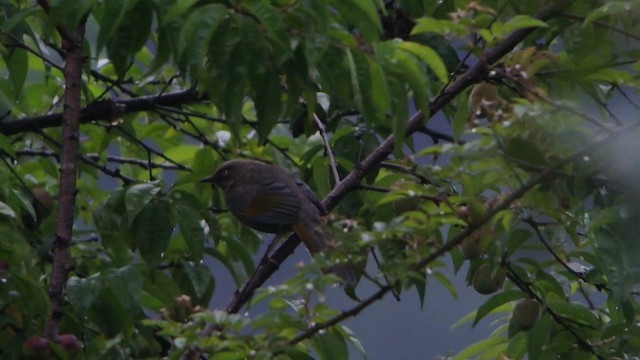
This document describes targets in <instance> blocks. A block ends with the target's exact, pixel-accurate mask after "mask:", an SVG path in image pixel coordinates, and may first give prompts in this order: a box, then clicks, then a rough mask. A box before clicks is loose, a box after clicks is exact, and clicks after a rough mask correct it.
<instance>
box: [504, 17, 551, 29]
mask: <svg viewBox="0 0 640 360" xmlns="http://www.w3.org/2000/svg"><path fill="white" fill-rule="evenodd" d="M503 26H504V31H505V32H506V33H510V32H512V31H514V30H518V29H524V28H530V27H548V26H549V25H547V23H545V22H544V21H542V20H539V19H536V18H533V17H530V16H526V15H516V16H514V17H512V18H511V19H509V21H507V22H506V23H505V24H504V25H503Z"/></svg>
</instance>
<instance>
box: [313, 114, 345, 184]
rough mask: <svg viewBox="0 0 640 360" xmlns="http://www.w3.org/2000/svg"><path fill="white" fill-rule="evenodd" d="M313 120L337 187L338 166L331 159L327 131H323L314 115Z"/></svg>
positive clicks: (323, 128) (320, 123) (338, 181)
mask: <svg viewBox="0 0 640 360" xmlns="http://www.w3.org/2000/svg"><path fill="white" fill-rule="evenodd" d="M313 120H314V121H315V122H316V126H317V127H318V131H319V132H320V137H322V142H323V143H324V150H325V152H326V153H327V157H329V166H330V167H331V172H332V174H333V180H334V181H335V183H336V185H338V184H340V181H341V180H340V174H338V166H337V165H336V159H335V158H334V157H333V151H332V150H331V145H330V144H329V138H328V136H327V131H326V130H325V127H324V124H323V123H322V121H321V120H320V118H319V117H318V115H316V114H315V113H314V114H313Z"/></svg>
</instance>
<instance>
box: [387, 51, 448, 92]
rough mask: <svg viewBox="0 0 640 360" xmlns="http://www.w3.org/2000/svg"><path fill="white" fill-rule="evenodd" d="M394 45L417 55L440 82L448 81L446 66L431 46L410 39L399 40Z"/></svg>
mask: <svg viewBox="0 0 640 360" xmlns="http://www.w3.org/2000/svg"><path fill="white" fill-rule="evenodd" d="M396 47H397V48H399V49H401V50H404V51H406V52H408V53H410V54H413V55H415V56H416V57H418V58H419V59H420V60H421V61H422V62H424V63H425V64H427V65H428V66H429V68H430V69H431V70H433V72H434V73H435V74H436V76H437V77H438V79H439V80H440V81H441V82H443V83H446V82H447V81H448V75H447V68H446V67H445V65H444V62H442V59H441V58H440V56H439V55H438V53H437V52H435V51H434V50H433V49H432V48H430V47H428V46H426V45H422V44H418V43H415V42H410V41H403V42H399V43H397V44H396Z"/></svg>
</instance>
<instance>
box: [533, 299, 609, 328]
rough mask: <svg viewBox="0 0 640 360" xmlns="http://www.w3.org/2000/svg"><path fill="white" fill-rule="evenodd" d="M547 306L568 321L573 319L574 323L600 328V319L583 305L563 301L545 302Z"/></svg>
mask: <svg viewBox="0 0 640 360" xmlns="http://www.w3.org/2000/svg"><path fill="white" fill-rule="evenodd" d="M545 305H546V306H548V307H549V308H550V309H551V310H553V311H555V312H556V313H558V315H560V316H562V317H564V318H566V319H571V322H572V323H576V324H583V325H585V326H588V327H590V328H592V329H599V328H600V324H601V322H600V319H598V317H597V316H596V315H595V314H594V313H593V312H592V311H591V310H589V309H588V308H586V307H585V306H583V305H582V304H578V303H575V302H566V301H562V300H550V301H547V302H545Z"/></svg>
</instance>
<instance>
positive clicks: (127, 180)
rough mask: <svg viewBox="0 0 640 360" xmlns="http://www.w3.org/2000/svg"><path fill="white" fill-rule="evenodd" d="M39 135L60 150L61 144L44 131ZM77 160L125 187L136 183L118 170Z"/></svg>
mask: <svg viewBox="0 0 640 360" xmlns="http://www.w3.org/2000/svg"><path fill="white" fill-rule="evenodd" d="M39 135H40V136H42V138H43V139H45V140H46V141H48V142H50V143H51V144H53V145H55V146H56V147H58V148H61V149H62V146H63V144H61V143H60V142H58V141H57V140H56V139H54V138H52V137H51V136H49V135H47V134H46V133H45V132H44V131H41V132H39ZM78 158H79V159H80V161H82V162H84V163H85V164H88V165H90V166H93V167H94V168H96V169H98V170H100V171H101V172H102V173H103V174H105V175H108V176H111V177H113V178H118V179H120V180H122V182H123V183H124V184H125V185H127V184H131V183H134V182H136V180H135V179H132V178H130V177H128V176H125V175H122V173H120V170H118V169H116V170H111V169H109V168H108V167H106V166H103V165H100V164H99V163H98V162H96V161H94V160H92V159H89V158H87V157H86V156H84V155H80V154H78Z"/></svg>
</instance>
